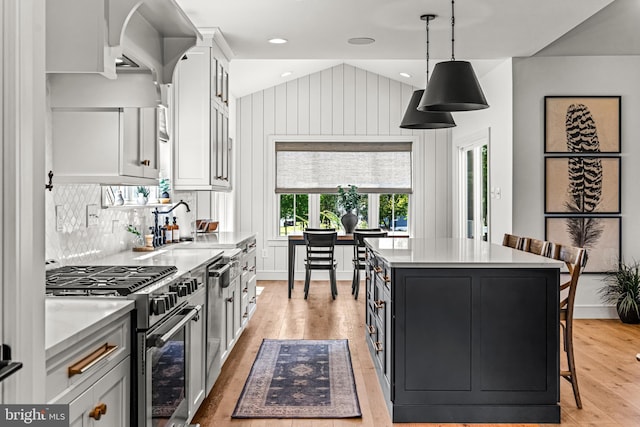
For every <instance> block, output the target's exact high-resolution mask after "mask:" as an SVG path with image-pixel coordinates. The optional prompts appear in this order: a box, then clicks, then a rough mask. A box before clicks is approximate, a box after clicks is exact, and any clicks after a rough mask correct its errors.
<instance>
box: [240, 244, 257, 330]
mask: <svg viewBox="0 0 640 427" xmlns="http://www.w3.org/2000/svg"><path fill="white" fill-rule="evenodd" d="M242 252H243V253H242V276H240V281H241V285H240V286H241V289H242V293H241V295H242V305H241V308H240V312H241V314H242V324H243V326H244V325H246V323H247V322H248V321H249V319H251V316H252V315H253V312H254V311H255V309H256V298H257V296H256V252H257V251H256V240H255V239H251V240H250V241H248V242H246V243H245V244H244V246H243V248H242Z"/></svg>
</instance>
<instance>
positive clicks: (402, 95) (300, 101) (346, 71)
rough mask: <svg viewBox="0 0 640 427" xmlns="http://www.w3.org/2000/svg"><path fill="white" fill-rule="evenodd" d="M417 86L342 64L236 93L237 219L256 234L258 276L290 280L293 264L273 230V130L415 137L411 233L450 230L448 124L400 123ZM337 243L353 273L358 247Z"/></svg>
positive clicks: (346, 274) (345, 270) (343, 268)
mask: <svg viewBox="0 0 640 427" xmlns="http://www.w3.org/2000/svg"><path fill="white" fill-rule="evenodd" d="M256 72H259V70H256ZM414 90H415V88H414V87H412V86H409V85H406V84H403V83H401V82H399V81H396V80H392V79H389V78H387V77H384V76H380V75H378V74H374V73H371V72H368V71H366V70H363V69H359V68H356V67H353V66H350V65H347V64H341V65H337V66H335V67H332V68H328V69H326V70H323V71H320V72H317V73H314V74H310V75H308V76H304V77H300V78H298V79H295V80H291V81H289V82H287V83H283V84H281V85H278V86H275V87H271V88H268V89H265V90H262V91H259V92H256V93H253V94H251V95H247V96H244V97H242V98H240V99H238V101H237V122H236V148H237V151H236V153H237V162H236V165H237V170H236V172H237V173H236V175H235V189H236V191H237V193H236V196H237V201H236V207H237V209H236V218H235V222H236V224H237V227H236V228H237V229H238V230H240V231H253V232H257V233H258V265H257V267H258V272H259V275H258V278H260V279H285V278H286V271H287V246H286V239H283V238H278V237H276V236H275V232H276V230H277V222H276V221H277V216H276V215H275V209H276V195H275V192H274V176H275V162H274V156H273V153H272V152H271V151H272V150H273V146H272V145H270V142H269V141H270V137H271V139H273V136H274V135H288V136H291V135H307V138H308V135H317V136H322V137H323V138H326V137H327V136H329V137H330V136H343V137H344V136H349V137H358V136H384V135H405V136H408V137H410V139H413V140H414V141H415V142H414V146H413V162H414V163H413V189H414V192H413V194H412V195H411V201H410V203H411V212H410V223H411V234H412V236H415V237H443V236H450V235H451V227H452V218H451V179H450V171H451V150H450V147H449V145H450V138H451V135H450V131H448V130H426V131H410V130H406V129H400V128H399V125H400V121H401V120H402V116H403V114H404V111H405V109H406V106H407V104H408V102H409V99H410V97H411V95H412V93H413V91H414ZM272 222H273V224H272ZM299 249H302V247H299ZM336 250H337V257H338V260H339V267H338V277H339V278H342V279H347V278H350V277H351V273H352V268H351V257H352V249H351V247H349V246H341V247H337V249H336ZM301 255H302V252H301V251H300V252H298V255H297V256H296V261H297V262H296V264H297V268H296V271H297V272H298V274H300V275H301V274H302V272H303V271H304V267H303V265H302V262H301V260H302V258H303V257H302V256H301ZM319 273H320V272H319ZM318 275H320V274H318ZM296 278H298V275H296ZM314 278H315V276H314Z"/></svg>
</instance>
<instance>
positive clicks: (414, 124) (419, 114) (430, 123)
mask: <svg viewBox="0 0 640 427" xmlns="http://www.w3.org/2000/svg"><path fill="white" fill-rule="evenodd" d="M435 17H436V16H435V15H422V16H421V17H420V19H422V20H423V21H426V22H427V24H426V25H427V71H426V74H427V83H428V82H429V21H430V20H432V19H434V18H435ZM423 93H424V89H420V90H416V91H414V92H413V95H411V100H410V101H409V105H408V106H407V110H406V111H405V113H404V116H403V117H402V122H401V123H400V127H401V128H403V129H445V128H451V127H454V126H455V125H456V122H454V121H453V116H451V113H448V112H440V111H418V104H420V100H421V99H422V95H423Z"/></svg>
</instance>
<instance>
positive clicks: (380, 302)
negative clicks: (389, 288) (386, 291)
mask: <svg viewBox="0 0 640 427" xmlns="http://www.w3.org/2000/svg"><path fill="white" fill-rule="evenodd" d="M373 303H374V306H375V308H376V310H379V309H381V308H384V301H383V300H381V299H379V300H376V301H374V302H373Z"/></svg>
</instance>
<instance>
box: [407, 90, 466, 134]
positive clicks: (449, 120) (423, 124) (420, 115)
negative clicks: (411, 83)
mask: <svg viewBox="0 0 640 427" xmlns="http://www.w3.org/2000/svg"><path fill="white" fill-rule="evenodd" d="M423 93H424V89H419V90H416V91H415V92H413V95H412V96H411V101H409V106H408V107H407V111H406V112H405V113H404V117H403V118H402V123H400V127H401V128H403V129H445V128H452V127H454V126H455V125H456V122H454V121H453V116H452V115H451V113H448V112H445V111H418V104H420V100H421V99H422V94H423Z"/></svg>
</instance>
